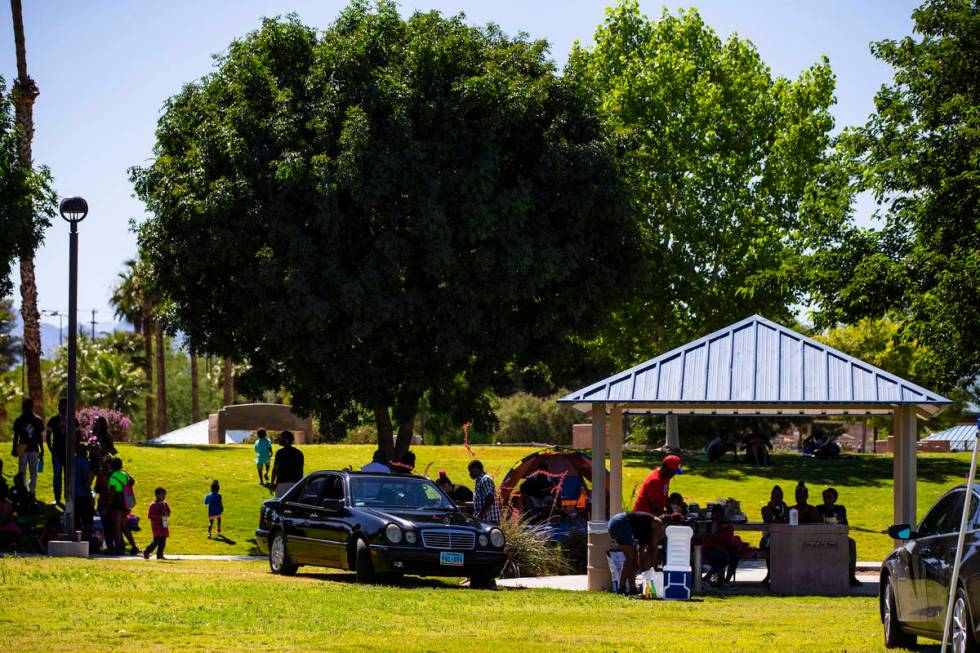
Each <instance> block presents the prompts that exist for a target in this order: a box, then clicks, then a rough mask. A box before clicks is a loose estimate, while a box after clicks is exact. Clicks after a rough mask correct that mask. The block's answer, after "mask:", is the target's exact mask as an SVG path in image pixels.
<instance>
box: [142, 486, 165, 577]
mask: <svg viewBox="0 0 980 653" xmlns="http://www.w3.org/2000/svg"><path fill="white" fill-rule="evenodd" d="M154 494H155V495H156V500H155V501H154V502H153V503H151V504H150V509H149V510H148V511H147V513H146V516H147V518H148V519H149V520H150V526H151V527H152V528H153V542H151V543H150V546H148V547H146V548H145V549H144V550H143V557H144V558H149V557H150V554H151V553H153V549H156V551H157V560H165V558H164V557H163V549H164V547H166V546H167V538H168V537H170V523H169V522H170V504H168V503H167V490H166V489H165V488H162V487H158V488H157V489H156V490H155V491H154Z"/></svg>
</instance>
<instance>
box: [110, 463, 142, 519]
mask: <svg viewBox="0 0 980 653" xmlns="http://www.w3.org/2000/svg"><path fill="white" fill-rule="evenodd" d="M119 471H120V472H122V473H123V474H124V475H125V476H126V482H125V483H123V484H122V496H123V503H124V504H125V505H126V510H132V509H133V507H134V506H135V505H136V493H135V492H133V482H134V481H133V477H132V476H130V475H129V474H127V473H126V472H125V471H123V470H119ZM116 473H117V472H113V474H112V475H113V476H115V475H116Z"/></svg>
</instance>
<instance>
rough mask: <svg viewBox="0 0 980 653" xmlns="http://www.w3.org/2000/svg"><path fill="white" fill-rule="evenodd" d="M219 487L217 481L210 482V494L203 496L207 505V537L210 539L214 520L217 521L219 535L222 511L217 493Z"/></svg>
mask: <svg viewBox="0 0 980 653" xmlns="http://www.w3.org/2000/svg"><path fill="white" fill-rule="evenodd" d="M220 489H221V486H220V485H218V481H215V482H214V483H212V484H211V494H209V495H207V496H206V497H204V505H206V506H207V507H208V539H211V529H212V528H213V527H214V522H215V520H217V522H218V535H221V513H222V512H224V506H223V505H221V495H220V494H218V490H220Z"/></svg>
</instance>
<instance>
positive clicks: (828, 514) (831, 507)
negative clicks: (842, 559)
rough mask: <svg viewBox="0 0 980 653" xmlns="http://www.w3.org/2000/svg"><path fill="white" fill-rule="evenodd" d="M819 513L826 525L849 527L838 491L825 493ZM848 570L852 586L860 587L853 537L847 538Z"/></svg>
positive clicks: (855, 545)
mask: <svg viewBox="0 0 980 653" xmlns="http://www.w3.org/2000/svg"><path fill="white" fill-rule="evenodd" d="M817 512H819V513H820V517H821V519H822V520H823V522H824V523H825V524H844V525H845V526H846V525H847V508H845V507H844V506H841V505H837V490H835V489H834V488H832V487H829V488H827V489H826V490H824V491H823V505H821V506H817ZM847 553H848V570H849V571H850V572H851V585H860V584H861V581H859V580H858V577H857V544H856V543H855V542H854V538H853V537H849V538H847Z"/></svg>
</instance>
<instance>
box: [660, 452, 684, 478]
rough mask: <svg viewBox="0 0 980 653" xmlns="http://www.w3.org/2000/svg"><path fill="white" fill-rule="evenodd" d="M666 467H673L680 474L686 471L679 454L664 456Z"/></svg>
mask: <svg viewBox="0 0 980 653" xmlns="http://www.w3.org/2000/svg"><path fill="white" fill-rule="evenodd" d="M664 467H666V468H667V469H672V470H674V471H675V472H677V473H678V474H683V473H684V470H683V469H681V459H680V457H679V456H674V455H670V456H667V457H666V458H664Z"/></svg>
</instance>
